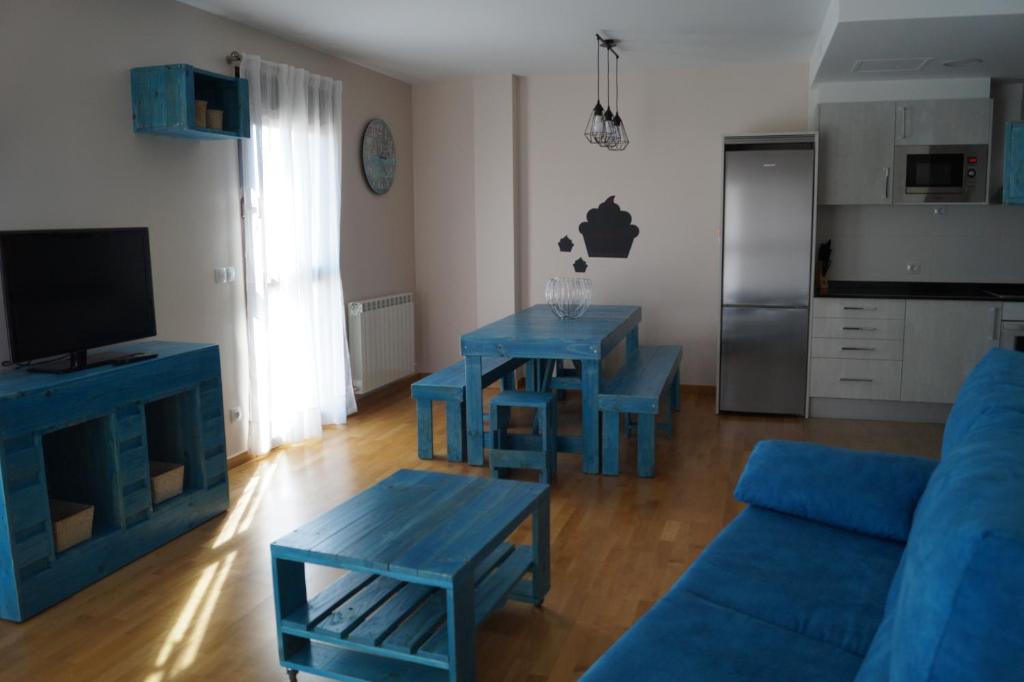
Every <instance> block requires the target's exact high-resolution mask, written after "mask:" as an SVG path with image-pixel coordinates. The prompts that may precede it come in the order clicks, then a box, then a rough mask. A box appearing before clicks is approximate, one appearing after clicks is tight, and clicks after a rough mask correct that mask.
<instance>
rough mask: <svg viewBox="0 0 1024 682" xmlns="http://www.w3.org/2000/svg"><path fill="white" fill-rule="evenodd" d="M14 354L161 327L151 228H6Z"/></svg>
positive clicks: (3, 265) (101, 342)
mask: <svg viewBox="0 0 1024 682" xmlns="http://www.w3.org/2000/svg"><path fill="white" fill-rule="evenodd" d="M0 273H2V276H3V291H4V308H5V310H6V312H7V335H8V338H9V340H10V347H11V359H12V360H13V361H14V362H29V361H31V360H38V359H41V358H48V357H51V356H55V355H63V354H65V353H75V352H79V351H85V350H88V349H90V348H98V347H100V346H106V345H110V344H113V343H121V342H123V341H131V340H134V339H141V338H144V337H147V336H154V335H155V334H156V314H155V312H154V310H153V280H152V275H151V271H150V262H149V229H148V228H145V227H129V228H112V229H96V230H46V231H27V232H0Z"/></svg>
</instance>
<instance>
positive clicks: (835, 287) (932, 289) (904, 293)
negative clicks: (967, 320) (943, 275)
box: [815, 281, 1024, 301]
mask: <svg viewBox="0 0 1024 682" xmlns="http://www.w3.org/2000/svg"><path fill="white" fill-rule="evenodd" d="M815 295H816V296H818V297H819V298H927V299H947V300H959V301H1024V284H984V283H977V282H852V281H834V282H829V283H828V292H827V293H820V292H817V293H816V294H815Z"/></svg>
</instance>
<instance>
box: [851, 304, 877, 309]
mask: <svg viewBox="0 0 1024 682" xmlns="http://www.w3.org/2000/svg"><path fill="white" fill-rule="evenodd" d="M843 310H878V308H866V307H864V306H862V305H844V306H843Z"/></svg>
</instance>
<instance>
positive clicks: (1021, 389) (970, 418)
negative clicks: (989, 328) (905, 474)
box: [942, 348, 1024, 456]
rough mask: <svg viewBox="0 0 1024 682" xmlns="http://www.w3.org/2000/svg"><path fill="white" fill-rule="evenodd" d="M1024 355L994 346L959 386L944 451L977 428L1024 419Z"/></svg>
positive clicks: (964, 441) (943, 442)
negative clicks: (1023, 356)
mask: <svg viewBox="0 0 1024 682" xmlns="http://www.w3.org/2000/svg"><path fill="white" fill-rule="evenodd" d="M1022 355H1024V354H1022V353H1019V352H1015V351H1010V350H1003V349H999V348H996V349H993V350H990V351H989V352H988V353H987V354H986V355H985V357H984V358H982V360H981V362H979V363H978V365H977V367H975V368H974V369H973V370H972V371H971V374H970V375H969V376H968V377H967V379H966V380H965V381H964V383H963V385H962V386H961V387H960V392H959V393H958V394H957V396H956V402H955V403H954V404H953V409H952V410H950V413H949V418H948V419H947V420H946V430H945V432H944V433H943V436H942V454H943V456H945V455H946V453H948V452H951V451H952V450H954V449H956V448H957V447H958V446H960V445H962V444H964V443H966V442H969V441H968V436H969V434H970V433H971V431H972V430H973V429H975V428H984V427H986V426H987V427H990V428H991V427H998V426H1001V425H1007V426H1012V425H1013V424H1018V425H1019V424H1020V423H1021V422H1022V421H1024V358H1022V357H1021V356H1022Z"/></svg>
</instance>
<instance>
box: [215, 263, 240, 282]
mask: <svg viewBox="0 0 1024 682" xmlns="http://www.w3.org/2000/svg"><path fill="white" fill-rule="evenodd" d="M213 281H214V282H216V283H217V284H227V283H228V282H234V281H235V268H234V266H233V265H227V266H225V267H223V268H214V269H213Z"/></svg>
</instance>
